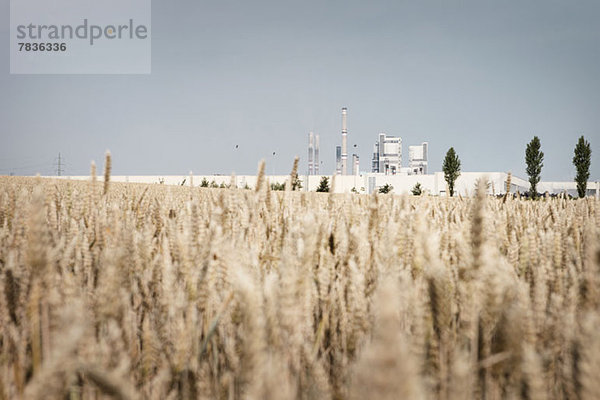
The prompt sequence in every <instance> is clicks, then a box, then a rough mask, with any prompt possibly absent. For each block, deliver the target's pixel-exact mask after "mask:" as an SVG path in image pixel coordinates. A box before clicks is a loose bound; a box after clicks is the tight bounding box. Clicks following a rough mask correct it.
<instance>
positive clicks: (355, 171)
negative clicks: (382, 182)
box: [352, 154, 359, 175]
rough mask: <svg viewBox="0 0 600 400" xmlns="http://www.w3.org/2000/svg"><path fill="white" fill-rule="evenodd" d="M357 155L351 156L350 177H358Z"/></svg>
mask: <svg viewBox="0 0 600 400" xmlns="http://www.w3.org/2000/svg"><path fill="white" fill-rule="evenodd" d="M358 167H359V165H358V154H352V175H358Z"/></svg>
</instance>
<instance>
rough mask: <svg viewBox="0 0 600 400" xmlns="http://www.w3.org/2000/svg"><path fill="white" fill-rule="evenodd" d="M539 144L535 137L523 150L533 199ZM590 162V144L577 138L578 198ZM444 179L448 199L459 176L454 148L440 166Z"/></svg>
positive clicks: (537, 178)
mask: <svg viewBox="0 0 600 400" xmlns="http://www.w3.org/2000/svg"><path fill="white" fill-rule="evenodd" d="M541 147H542V146H541V142H540V139H539V138H538V137H537V136H534V137H533V139H532V140H531V141H530V142H529V143H528V144H527V147H526V149H525V164H526V165H527V168H526V170H525V171H526V172H527V175H528V176H529V197H531V198H533V199H535V198H537V197H538V192H537V185H538V183H539V182H540V178H541V174H542V167H543V166H544V152H543V151H542V150H541ZM591 160H592V149H591V147H590V143H589V142H588V141H587V140H585V138H584V137H583V136H581V137H580V138H579V140H578V141H577V144H576V145H575V150H574V156H573V165H574V166H575V171H576V175H575V182H576V183H577V194H578V196H579V197H585V195H586V191H587V181H588V179H589V178H590V164H591ZM442 170H443V171H444V179H445V180H446V183H447V185H448V193H449V194H450V197H452V196H454V184H455V182H456V179H458V177H459V176H460V159H459V158H458V155H457V154H456V151H455V150H454V147H450V149H449V150H448V151H447V152H446V157H445V158H444V163H443V166H442Z"/></svg>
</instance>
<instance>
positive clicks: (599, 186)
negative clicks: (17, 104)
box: [48, 172, 600, 196]
mask: <svg viewBox="0 0 600 400" xmlns="http://www.w3.org/2000/svg"><path fill="white" fill-rule="evenodd" d="M323 176H327V177H328V178H329V183H330V185H331V182H332V177H331V176H328V175H310V176H308V175H300V176H299V179H300V181H301V182H302V190H303V191H315V190H316V189H317V187H318V186H319V183H320V181H321V179H322V178H323ZM484 177H485V178H486V179H487V181H488V182H489V186H488V193H489V194H503V193H505V192H506V181H507V178H508V175H507V174H506V173H504V172H462V173H461V175H460V176H459V177H458V179H457V180H456V183H455V187H454V193H455V195H461V196H471V195H472V194H473V193H474V191H475V186H476V184H477V180H478V179H480V178H484ZM48 178H58V179H74V180H87V179H89V176H62V177H56V176H52V177H48ZM256 178H257V177H256V175H240V176H235V177H234V179H235V184H236V186H237V187H238V188H244V187H246V186H247V187H250V188H254V187H255V186H256ZM110 179H111V181H114V182H135V183H155V184H165V185H181V184H184V185H187V186H189V185H190V176H189V175H164V176H160V175H155V176H150V175H140V176H124V175H116V176H111V178H110ZM203 179H206V180H207V181H208V182H209V183H213V182H214V184H216V185H229V184H230V183H231V179H232V178H231V176H227V175H193V178H192V180H193V184H194V186H200V184H201V182H202V180H203ZM266 179H267V180H268V181H269V183H285V182H286V181H287V179H289V175H268V176H266ZM98 180H100V181H101V180H102V176H98ZM386 183H387V184H390V185H391V186H392V187H393V190H392V193H396V194H407V193H411V190H412V188H413V187H414V186H415V185H416V184H417V183H420V184H421V188H422V189H423V190H424V191H425V192H426V193H429V194H432V195H438V196H446V195H447V187H446V181H445V180H444V174H443V173H442V172H436V173H434V174H430V175H383V174H373V173H368V174H362V175H337V176H335V179H334V183H333V186H334V191H335V192H336V193H349V192H351V191H353V189H354V191H356V192H358V193H364V194H370V193H372V192H373V191H376V190H379V188H380V187H381V186H384V185H385V184H386ZM528 190H529V182H527V181H526V180H525V179H522V178H519V177H516V176H514V175H513V176H512V178H511V188H510V192H511V193H516V192H517V191H519V192H521V193H525V192H527V191H528ZM538 191H539V192H540V193H544V192H546V191H548V192H549V193H555V194H557V193H562V192H564V191H566V192H567V193H569V194H571V195H572V196H577V186H576V184H575V182H540V183H539V184H538ZM588 195H593V196H599V195H600V182H588Z"/></svg>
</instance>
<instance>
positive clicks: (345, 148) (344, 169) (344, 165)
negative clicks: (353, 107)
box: [341, 107, 348, 175]
mask: <svg viewBox="0 0 600 400" xmlns="http://www.w3.org/2000/svg"><path fill="white" fill-rule="evenodd" d="M347 114H348V109H347V108H346V107H344V108H342V171H341V173H342V175H348V129H347V127H346V116H347Z"/></svg>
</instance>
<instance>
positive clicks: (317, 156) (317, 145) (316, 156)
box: [313, 133, 319, 175]
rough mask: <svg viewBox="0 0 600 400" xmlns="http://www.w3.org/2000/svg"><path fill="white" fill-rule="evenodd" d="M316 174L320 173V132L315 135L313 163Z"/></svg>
mask: <svg viewBox="0 0 600 400" xmlns="http://www.w3.org/2000/svg"><path fill="white" fill-rule="evenodd" d="M313 171H314V173H315V175H319V134H318V133H317V134H316V135H315V161H314V164H313Z"/></svg>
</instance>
